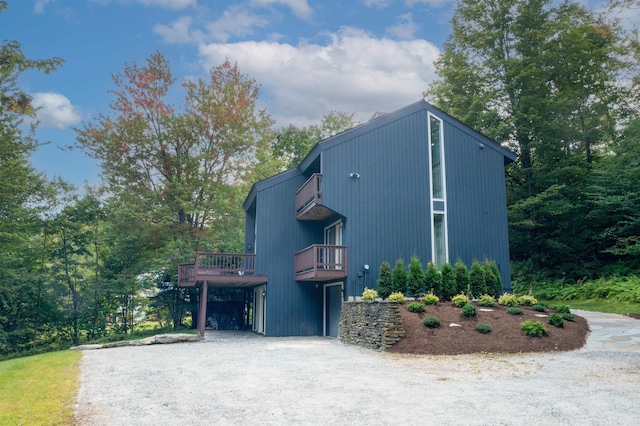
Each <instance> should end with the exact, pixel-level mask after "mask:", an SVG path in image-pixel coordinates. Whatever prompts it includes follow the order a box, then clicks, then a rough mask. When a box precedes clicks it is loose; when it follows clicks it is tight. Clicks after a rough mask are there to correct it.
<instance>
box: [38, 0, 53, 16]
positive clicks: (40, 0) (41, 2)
mask: <svg viewBox="0 0 640 426" xmlns="http://www.w3.org/2000/svg"><path fill="white" fill-rule="evenodd" d="M52 1H53V0H37V1H36V3H35V4H34V5H33V13H37V14H39V15H40V14H43V13H44V8H45V6H46V5H47V4H48V3H51V2H52Z"/></svg>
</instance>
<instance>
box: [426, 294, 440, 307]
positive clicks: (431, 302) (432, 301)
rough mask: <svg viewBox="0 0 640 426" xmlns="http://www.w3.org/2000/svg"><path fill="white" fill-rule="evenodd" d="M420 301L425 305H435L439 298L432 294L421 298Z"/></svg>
mask: <svg viewBox="0 0 640 426" xmlns="http://www.w3.org/2000/svg"><path fill="white" fill-rule="evenodd" d="M422 301H423V302H424V304H425V305H437V304H438V302H439V301H440V298H438V296H436V295H435V294H433V293H428V294H425V295H424V296H422Z"/></svg>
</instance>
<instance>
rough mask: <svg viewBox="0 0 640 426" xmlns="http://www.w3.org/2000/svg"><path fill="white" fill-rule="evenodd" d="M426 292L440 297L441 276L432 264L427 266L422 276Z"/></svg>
mask: <svg viewBox="0 0 640 426" xmlns="http://www.w3.org/2000/svg"><path fill="white" fill-rule="evenodd" d="M424 280H425V284H426V286H427V291H429V292H431V293H434V294H436V295H442V274H441V273H440V271H438V269H437V268H436V265H434V264H433V263H432V262H429V263H428V264H427V271H426V272H425V274H424Z"/></svg>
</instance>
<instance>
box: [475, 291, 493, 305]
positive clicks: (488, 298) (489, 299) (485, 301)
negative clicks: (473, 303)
mask: <svg viewBox="0 0 640 426" xmlns="http://www.w3.org/2000/svg"><path fill="white" fill-rule="evenodd" d="M478 305H480V306H496V299H495V298H494V297H493V296H492V295H490V294H483V295H482V296H480V300H478Z"/></svg>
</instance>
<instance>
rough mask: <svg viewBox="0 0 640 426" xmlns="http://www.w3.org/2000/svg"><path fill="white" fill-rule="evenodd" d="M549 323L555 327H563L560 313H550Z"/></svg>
mask: <svg viewBox="0 0 640 426" xmlns="http://www.w3.org/2000/svg"><path fill="white" fill-rule="evenodd" d="M549 324H551V325H555V326H556V327H564V319H562V315H560V314H551V315H549Z"/></svg>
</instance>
